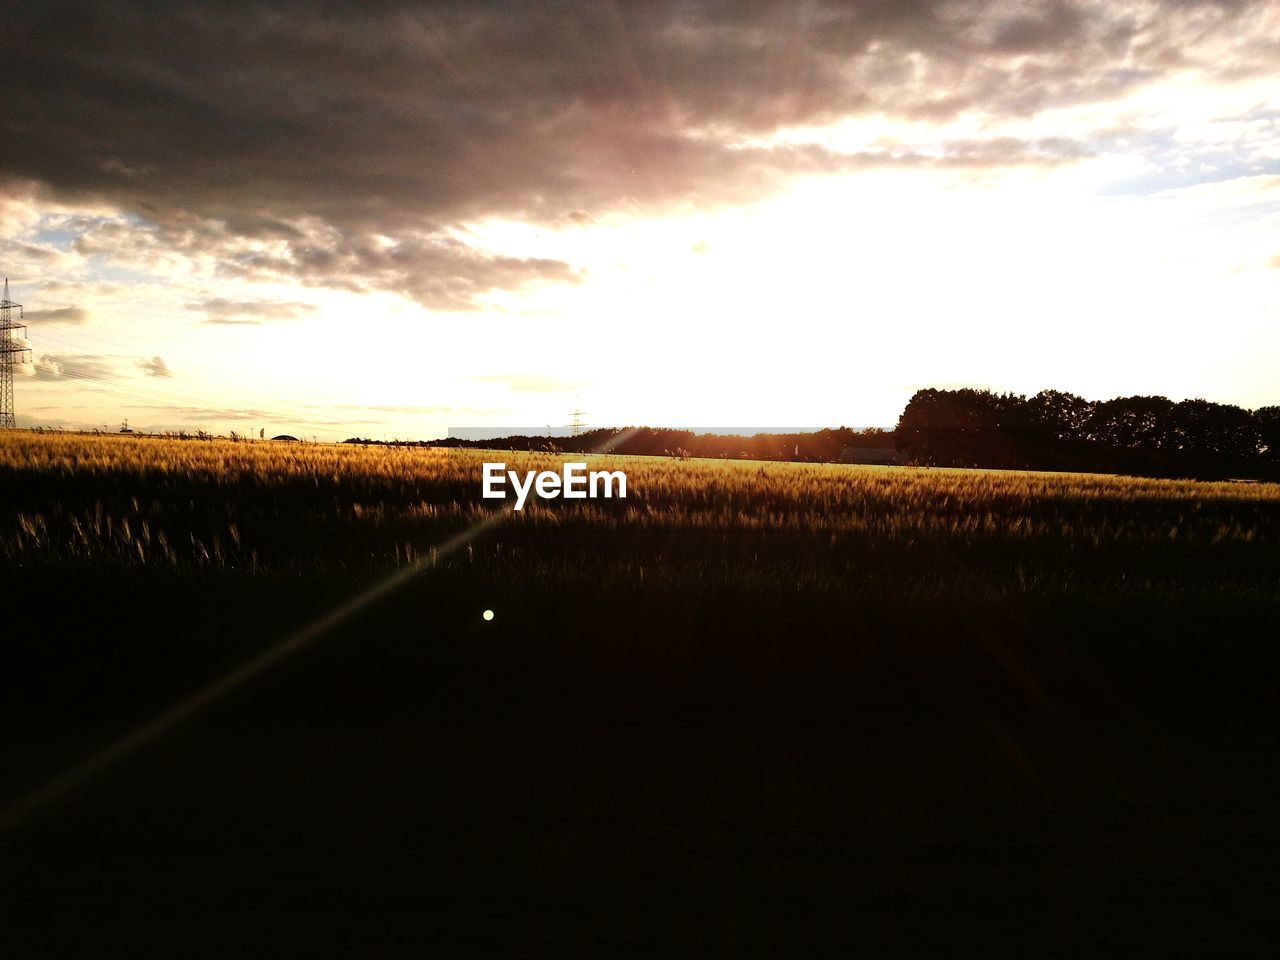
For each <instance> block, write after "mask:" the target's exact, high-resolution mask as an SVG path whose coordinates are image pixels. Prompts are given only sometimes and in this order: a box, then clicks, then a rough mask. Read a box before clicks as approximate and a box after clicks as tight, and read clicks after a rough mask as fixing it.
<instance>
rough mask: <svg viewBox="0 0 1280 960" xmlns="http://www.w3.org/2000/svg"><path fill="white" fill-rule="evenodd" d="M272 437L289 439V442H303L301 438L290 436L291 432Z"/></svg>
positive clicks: (273, 438) (274, 438)
mask: <svg viewBox="0 0 1280 960" xmlns="http://www.w3.org/2000/svg"><path fill="white" fill-rule="evenodd" d="M271 439H272V440H287V441H288V442H289V443H301V442H302V441H301V440H299V439H298V438H297V437H293V436H290V435H289V434H287V433H282V434H280V435H278V436H275V437H272V438H271Z"/></svg>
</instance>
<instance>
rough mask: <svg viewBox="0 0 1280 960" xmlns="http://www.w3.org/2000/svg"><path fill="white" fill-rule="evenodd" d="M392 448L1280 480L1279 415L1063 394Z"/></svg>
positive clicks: (950, 394) (1272, 409)
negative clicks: (892, 422) (858, 425)
mask: <svg viewBox="0 0 1280 960" xmlns="http://www.w3.org/2000/svg"><path fill="white" fill-rule="evenodd" d="M347 443H361V444H381V443H384V441H376V440H365V439H360V438H356V439H352V440H348V441H347ZM389 445H396V446H404V445H411V446H431V447H466V448H473V449H491V450H543V451H550V452H554V453H600V452H611V453H619V454H633V455H642V456H677V457H715V458H723V459H736V460H794V461H810V462H815V461H816V462H838V461H840V460H841V459H845V458H846V456H847V454H848V452H849V451H850V450H858V449H868V448H876V449H883V448H892V449H895V450H896V451H897V453H898V456H899V457H900V458H901V460H902V461H903V462H905V463H910V464H916V465H920V466H939V467H989V468H1003V469H1017V470H1071V471H1086V472H1102V473H1129V474H1136V475H1142V476H1183V477H1198V478H1204V479H1214V478H1224V477H1241V478H1258V479H1273V480H1280V406H1269V407H1261V408H1259V409H1257V410H1246V409H1244V408H1242V407H1238V406H1234V405H1232V404H1225V403H1213V402H1210V401H1208V400H1181V401H1176V402H1175V401H1173V400H1170V399H1168V398H1167V397H1141V396H1135V397H1117V398H1116V399H1114V400H1086V399H1085V398H1083V397H1079V396H1076V395H1075V394H1072V393H1066V392H1063V391H1061V390H1042V391H1040V392H1039V393H1037V394H1035V395H1034V396H1030V397H1028V396H1023V395H1020V394H1014V393H995V392H993V391H990V390H973V389H960V390H938V389H933V388H930V389H926V390H918V391H916V393H915V394H914V395H913V396H912V397H911V399H910V401H908V403H907V406H906V408H905V409H904V410H903V411H902V416H901V417H899V419H898V423H897V426H896V427H895V428H894V429H892V430H885V429H880V428H874V427H873V428H870V429H866V430H855V429H852V428H850V427H836V428H828V429H825V430H818V431H816V432H811V433H758V434H755V435H754V436H738V435H733V434H709V433H694V432H693V431H691V430H674V429H662V428H655V427H626V428H618V427H608V428H600V429H595V430H588V431H585V432H584V433H581V434H579V435H578V436H570V437H547V436H510V437H502V438H500V439H491V440H462V439H458V438H454V437H450V438H447V439H443V440H425V441H392V442H391V443H390V444H389Z"/></svg>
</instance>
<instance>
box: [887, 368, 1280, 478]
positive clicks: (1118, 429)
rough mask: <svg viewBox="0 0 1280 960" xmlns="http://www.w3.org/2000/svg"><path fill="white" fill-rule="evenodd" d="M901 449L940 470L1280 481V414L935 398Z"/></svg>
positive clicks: (1163, 403) (906, 428)
mask: <svg viewBox="0 0 1280 960" xmlns="http://www.w3.org/2000/svg"><path fill="white" fill-rule="evenodd" d="M894 442H895V444H896V446H897V448H898V450H899V451H900V452H901V453H902V454H903V455H904V456H905V458H906V459H907V460H909V461H910V462H913V463H918V464H924V465H934V466H949V467H1002V468H1010V469H1036V470H1084V471H1102V472H1109V473H1134V474H1143V475H1151V476H1190V477H1204V478H1217V477H1230V476H1241V477H1261V478H1280V406H1270V407H1261V408H1259V409H1257V410H1246V409H1244V408H1242V407H1237V406H1234V405H1232V404H1225V403H1212V402H1210V401H1208V400H1181V401H1177V402H1175V401H1173V400H1170V399H1168V398H1167V397H1117V398H1116V399H1114V400H1086V399H1084V398H1083V397H1079V396H1076V395H1075V394H1072V393H1064V392H1062V391H1060V390H1042V391H1040V392H1039V393H1037V394H1035V395H1034V396H1030V397H1026V396H1021V395H1019V394H1013V393H994V392H992V391H989V390H970V389H963V390H935V389H928V390H919V391H917V392H916V393H915V395H914V396H912V398H911V400H910V401H909V402H908V403H907V406H906V409H905V410H903V412H902V416H901V417H900V418H899V420H898V425H897V428H896V429H895V430H894Z"/></svg>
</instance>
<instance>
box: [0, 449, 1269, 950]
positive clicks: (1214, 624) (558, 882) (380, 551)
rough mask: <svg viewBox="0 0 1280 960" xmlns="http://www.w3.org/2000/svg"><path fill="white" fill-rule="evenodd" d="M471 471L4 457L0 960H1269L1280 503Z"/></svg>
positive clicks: (457, 457)
mask: <svg viewBox="0 0 1280 960" xmlns="http://www.w3.org/2000/svg"><path fill="white" fill-rule="evenodd" d="M149 443H150V444H152V445H151V446H148V444H149ZM504 456H506V457H507V459H509V460H510V459H515V458H514V457H513V456H512V455H509V454H508V455H504ZM481 459H482V457H481V456H479V455H470V454H439V453H431V452H414V453H397V452H396V451H364V452H362V451H351V450H339V449H335V448H311V449H303V448H288V449H287V450H285V451H284V452H281V448H271V447H269V446H267V445H248V444H239V445H233V444H217V443H205V444H201V443H196V442H191V443H188V444H182V443H173V444H162V443H160V442H158V441H146V440H142V439H138V440H120V439H117V438H100V439H93V438H72V437H35V436H31V435H22V434H15V435H12V436H10V437H7V438H5V440H4V442H3V446H2V447H0V482H2V483H3V484H4V489H5V490H6V491H9V492H10V495H11V496H12V497H13V498H14V499H15V501H16V502H17V505H18V510H17V516H16V517H13V518H4V520H3V523H5V524H7V526H6V527H4V528H3V529H0V563H2V564H3V573H4V578H5V579H4V583H5V584H6V591H7V592H8V596H9V597H10V598H11V599H10V601H9V603H8V605H7V607H8V610H9V615H8V617H7V619H6V629H5V633H4V637H5V640H4V643H5V657H6V661H7V668H6V670H5V671H4V686H5V689H4V691H3V693H4V698H3V708H4V711H5V716H4V717H3V720H4V724H5V729H6V730H8V731H9V736H8V737H7V738H6V742H5V745H4V755H3V756H2V757H0V761H3V770H4V771H5V783H4V790H3V797H2V799H3V802H4V804H5V806H4V810H5V812H4V817H5V821H4V830H3V832H2V833H0V857H2V858H3V862H4V863H5V867H6V869H5V878H6V889H5V890H4V891H3V897H4V902H5V903H6V905H7V906H8V907H9V908H10V909H9V911H8V912H9V919H8V920H7V921H6V923H5V925H4V927H3V929H2V930H0V937H2V938H3V939H4V940H5V941H8V942H10V943H12V944H13V946H14V948H15V949H11V950H6V951H5V953H6V954H7V955H13V956H46V955H53V954H56V953H75V954H90V953H91V954H95V955H108V956H109V955H115V954H121V953H126V952H127V953H140V952H144V951H147V952H151V951H154V950H155V949H156V948H160V949H164V950H166V951H167V952H169V953H172V954H175V955H221V956H225V955H230V954H249V955H258V954H273V955H317V954H321V953H334V952H338V953H347V954H355V955H365V954H386V953H391V952H408V951H409V950H411V949H419V950H420V949H421V948H422V947H435V948H437V949H438V950H439V951H440V952H441V953H443V955H445V956H455V955H462V956H466V955H476V954H483V953H497V954H500V955H504V956H512V955H515V956H522V955H555V956H560V955H570V956H591V957H598V956H606V957H611V956H618V955H635V956H664V955H672V954H678V955H711V956H721V955H735V954H746V955H807V954H810V953H814V952H818V951H819V950H821V949H822V948H824V947H836V948H838V949H839V952H841V953H842V954H852V953H854V952H861V953H864V954H871V955H877V954H902V955H935V954H941V953H944V952H946V953H951V952H954V951H956V950H958V949H965V948H968V950H970V951H972V950H974V949H978V948H982V949H983V950H984V952H986V953H1001V954H1013V955H1020V956H1026V955H1045V954H1049V955H1070V956H1205V955H1219V956H1246V955H1257V956H1262V955H1271V954H1272V953H1273V947H1274V944H1275V942H1276V937H1277V934H1278V933H1280V930H1278V929H1277V927H1278V926H1280V924H1277V921H1276V919H1275V911H1274V908H1273V901H1274V887H1275V882H1274V880H1273V879H1272V878H1273V875H1274V870H1275V867H1274V863H1275V859H1276V856H1277V854H1278V853H1280V826H1278V825H1277V821H1276V817H1275V811H1276V810H1277V809H1280V807H1278V803H1280V775H1278V774H1277V770H1278V769H1280V768H1278V767H1277V761H1278V760H1280V756H1278V754H1280V749H1278V748H1277V745H1278V743H1280V740H1278V739H1277V733H1280V711H1278V710H1277V707H1280V687H1278V684H1277V673H1276V667H1277V663H1278V661H1280V657H1277V654H1276V651H1275V644H1276V638H1277V627H1276V625H1277V622H1278V621H1277V614H1278V613H1280V590H1278V588H1280V553H1278V552H1277V548H1278V547H1280V490H1277V488H1275V487H1236V486H1231V485H1196V484H1176V483H1155V482H1146V481H1127V480H1115V479H1106V478H1071V477H1056V478H1055V477H1036V476H1032V475H1018V474H980V473H964V472H958V471H957V472H948V471H920V472H917V471H908V470H890V469H876V468H840V467H820V466H812V467H803V466H769V467H760V466H759V465H745V464H744V465H716V464H700V463H669V462H664V461H639V460H636V461H629V462H624V463H623V464H622V465H623V466H625V468H626V469H627V470H628V472H629V475H630V477H631V482H632V495H631V497H630V498H629V499H628V500H627V501H626V502H625V503H623V504H611V505H608V506H607V507H598V508H597V509H595V510H584V509H576V508H575V509H573V510H563V509H557V508H558V507H563V504H559V505H556V506H553V507H551V508H548V509H545V510H542V511H534V512H532V513H530V514H529V515H528V516H522V517H516V518H510V519H507V520H503V521H498V522H492V523H491V524H490V526H489V527H488V528H487V529H485V530H484V531H483V532H481V533H479V534H477V535H476V536H474V537H473V538H471V539H469V540H467V541H466V542H458V543H456V544H455V546H454V549H452V550H451V551H450V552H448V553H445V552H440V553H438V554H437V555H436V557H435V560H434V561H433V560H432V556H431V547H432V546H436V547H440V546H441V545H444V544H446V543H448V542H449V540H450V538H452V537H454V536H455V535H457V534H458V533H460V532H462V531H466V530H468V529H471V528H473V527H475V526H476V525H477V524H478V523H480V522H483V519H484V517H483V514H482V513H481V512H480V506H479V501H478V496H477V495H478V489H479V468H478V464H479V462H480V460H481ZM529 462H531V463H532V462H534V461H533V460H530V461H529ZM144 523H145V527H146V529H145V533H144V532H143V525H144ZM161 532H163V534H164V536H163V537H161V536H160V533H161ZM423 558H426V559H425V562H424V559H423ZM393 577H400V578H402V580H403V582H401V583H400V584H399V586H398V587H397V588H396V589H393V590H389V591H385V592H382V593H378V594H377V595H376V596H375V595H374V594H373V593H370V591H375V592H376V590H377V587H378V586H379V585H383V584H386V583H387V582H388V581H389V579H390V578H393ZM362 596H363V597H367V598H368V602H366V603H364V604H363V605H362V606H359V607H358V608H349V609H348V611H347V612H348V613H349V615H348V616H346V617H345V618H342V619H335V620H334V621H333V622H332V623H331V624H330V626H329V627H328V628H327V629H324V630H315V631H312V632H307V633H303V634H301V635H300V634H299V633H298V630H299V629H304V630H305V628H306V627H307V626H308V625H309V624H314V623H315V621H316V618H318V617H323V616H325V615H326V614H329V613H331V612H332V611H334V609H335V608H338V607H339V606H340V605H342V604H343V603H344V602H345V601H348V600H350V599H351V598H353V597H362ZM485 609H492V610H494V611H495V614H496V616H495V619H494V620H493V621H492V622H486V621H484V620H483V619H481V616H480V614H481V612H482V611H483V610H485ZM281 642H283V643H285V644H290V643H292V644H294V646H291V647H289V648H288V651H289V655H288V656H281V657H280V659H279V660H277V661H276V662H274V663H273V664H272V665H271V666H270V668H269V669H265V670H262V671H260V672H252V671H247V670H244V669H243V667H244V664H246V663H252V662H253V661H252V658H253V657H255V656H259V655H261V654H262V653H263V652H264V651H268V652H269V651H279V650H280V649H281V647H280V646H279V645H280V644H281ZM237 669H240V671H241V672H240V674H239V676H240V682H236V683H229V684H224V685H222V686H219V687H216V688H214V689H212V690H211V689H210V687H209V684H210V682H211V681H215V680H216V678H218V677H221V676H227V675H228V674H229V673H231V674H232V675H235V674H234V671H236V670H237ZM213 694H216V696H215V695H213ZM193 696H194V697H196V698H197V699H196V700H195V701H193V700H192V699H191V698H192V697H193ZM184 703H186V704H188V705H191V706H193V707H194V706H198V707H199V709H190V710H186V709H183V707H182V705H183V704H184ZM175 706H176V707H178V709H177V710H176V711H175V710H174V708H175ZM166 712H167V713H166ZM165 716H167V717H168V719H169V720H170V721H172V722H165V723H159V724H157V723H155V722H154V720H155V718H157V717H161V718H163V717H165ZM130 731H135V732H136V734H135V736H133V738H132V740H128V739H126V740H125V741H124V743H123V744H122V743H121V738H122V737H127V735H129V734H130ZM139 731H140V732H139ZM113 745H115V746H114V747H113ZM104 748H106V752H103V751H104ZM147 948H150V951H148V949H147Z"/></svg>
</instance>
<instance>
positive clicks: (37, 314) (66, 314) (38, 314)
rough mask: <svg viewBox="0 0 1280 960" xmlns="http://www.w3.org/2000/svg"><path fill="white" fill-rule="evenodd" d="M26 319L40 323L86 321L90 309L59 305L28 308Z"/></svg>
mask: <svg viewBox="0 0 1280 960" xmlns="http://www.w3.org/2000/svg"><path fill="white" fill-rule="evenodd" d="M24 319H26V320H31V321H38V322H40V323H84V322H86V321H87V320H88V319H89V311H88V310H86V309H85V308H84V307H58V308H56V309H53V310H28V311H26V313H25V316H24Z"/></svg>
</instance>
